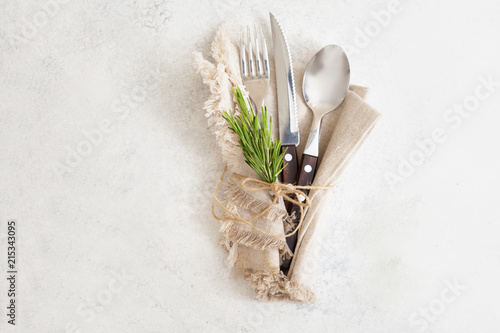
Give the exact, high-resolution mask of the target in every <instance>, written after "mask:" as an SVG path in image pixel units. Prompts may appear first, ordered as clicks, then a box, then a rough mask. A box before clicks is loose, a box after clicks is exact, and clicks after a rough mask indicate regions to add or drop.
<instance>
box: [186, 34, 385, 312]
mask: <svg viewBox="0 0 500 333" xmlns="http://www.w3.org/2000/svg"><path fill="white" fill-rule="evenodd" d="M271 51H272V48H271ZM211 56H212V58H213V60H214V61H215V63H212V62H210V61H207V60H205V59H204V58H203V56H202V55H201V54H200V53H198V52H195V53H194V57H195V67H196V69H197V70H198V72H199V73H200V74H201V76H202V77H203V82H204V83H205V84H207V85H208V86H209V88H210V93H211V96H210V98H209V99H208V100H207V102H206V103H205V106H204V109H205V111H206V116H207V118H208V123H209V126H210V128H211V130H212V131H213V132H214V134H215V135H216V138H217V141H218V144H219V146H220V148H221V151H222V157H223V160H224V162H225V163H226V164H227V166H228V171H229V176H228V177H227V180H226V184H227V186H226V187H225V191H224V193H223V195H222V197H223V198H224V202H223V204H224V205H225V206H226V207H227V208H228V209H229V210H230V211H231V212H233V213H235V214H238V215H239V216H241V217H243V218H250V217H252V216H255V215H257V214H258V213H260V212H262V210H263V209H264V208H266V207H267V206H268V205H269V204H270V203H271V202H272V196H271V194H270V193H269V192H268V191H260V192H253V191H252V192H247V191H245V190H244V189H243V188H242V187H241V180H240V179H238V178H237V177H236V176H234V173H236V174H239V175H242V176H244V177H252V178H258V176H257V175H256V174H255V172H254V171H253V170H252V169H251V168H250V167H248V166H247V164H246V163H245V161H244V158H243V155H242V153H241V148H240V147H237V145H238V137H237V135H236V134H235V133H234V132H232V131H231V130H229V129H228V124H227V123H226V121H225V120H224V119H223V118H222V116H221V115H222V113H223V112H224V111H227V110H235V108H236V103H235V102H236V101H235V98H234V96H233V93H232V90H231V88H233V87H236V86H240V87H241V88H242V90H243V93H244V94H245V95H246V94H247V93H246V91H245V89H244V86H243V84H242V81H241V75H240V69H239V51H238V49H237V47H236V44H235V43H234V42H233V41H232V40H231V38H230V37H229V30H228V28H227V26H226V25H222V26H221V27H219V29H218V30H217V33H216V36H215V39H214V41H213V43H212V47H211ZM272 58H273V57H272V52H271V59H272ZM270 68H271V73H272V74H271V87H270V89H269V93H268V95H267V97H266V101H265V104H266V106H267V107H268V111H269V114H270V115H271V116H272V117H273V119H274V127H275V128H274V133H277V130H278V129H277V123H278V117H277V114H276V112H277V105H276V89H275V78H274V74H273V72H274V71H273V69H274V64H273V62H272V61H271V64H270ZM304 70H305V68H302V69H299V70H295V73H294V75H295V80H296V89H297V87H301V86H302V77H303V73H304ZM365 94H366V88H362V87H358V86H351V87H350V91H349V93H348V94H347V97H346V99H345V101H344V102H343V103H342V105H341V106H340V107H339V108H338V109H337V110H336V111H334V112H331V113H329V114H328V115H326V116H325V117H324V119H323V122H322V127H321V131H322V133H321V143H320V157H319V167H318V169H317V173H316V177H315V180H314V183H313V184H312V185H314V186H327V185H333V184H335V183H336V181H337V180H338V178H339V177H340V175H341V174H342V172H343V170H344V169H345V167H346V166H347V165H348V163H349V162H350V160H351V158H352V157H353V155H354V154H355V153H356V151H357V150H358V149H359V147H360V146H361V144H362V143H363V142H364V140H365V139H366V137H367V135H368V134H369V133H370V131H371V130H372V128H373V126H374V124H375V122H376V121H377V119H378V118H379V117H380V114H379V113H378V112H377V111H375V110H374V109H373V108H372V107H370V106H369V105H368V104H367V103H366V102H364V100H363V98H364V96H365ZM297 108H298V113H299V128H300V131H301V144H300V145H299V147H298V152H299V154H301V153H302V151H303V150H304V144H305V142H304V141H305V140H306V138H307V135H308V132H307V131H308V130H309V128H310V123H311V120H312V114H311V112H310V111H309V110H308V108H307V105H306V104H305V102H304V100H303V98H302V97H301V96H300V94H299V93H298V94H297ZM329 192H330V191H326V190H312V191H311V192H310V194H309V197H310V198H311V201H312V203H311V206H309V207H308V208H306V210H305V213H306V214H305V218H304V221H303V225H302V227H301V228H300V230H299V232H298V241H297V247H296V250H295V255H294V258H293V261H292V266H291V268H290V272H289V273H288V275H287V276H285V275H283V273H282V272H281V271H280V270H279V266H280V262H281V259H282V258H283V257H284V256H288V255H290V251H289V249H288V246H287V245H286V242H285V240H284V238H275V237H270V236H267V235H264V234H263V233H261V232H259V231H257V230H255V229H253V228H251V227H249V226H248V225H246V224H244V223H242V222H238V221H232V220H229V221H222V222H221V229H220V230H221V233H222V235H223V238H222V240H221V244H222V245H223V246H224V248H225V249H226V250H227V251H228V253H229V255H228V260H227V263H228V265H229V266H231V267H232V266H235V267H236V272H237V273H239V274H241V275H242V276H243V277H244V279H245V280H246V281H247V282H248V283H249V284H250V285H251V286H252V287H253V288H254V290H255V293H256V297H257V298H258V299H261V300H272V299H288V300H293V301H298V302H303V303H314V302H315V301H316V296H315V295H314V292H313V291H312V290H311V288H310V286H311V285H312V283H313V281H314V270H313V269H312V267H314V266H315V265H314V263H315V261H316V260H317V259H318V258H316V257H317V254H316V251H315V246H316V245H317V242H318V240H319V237H318V236H319V235H318V226H319V225H320V223H321V214H322V211H323V209H324V207H325V206H326V203H327V202H328V198H329ZM219 195H221V194H219ZM286 218H287V214H286V210H285V207H284V203H283V200H282V198H280V200H279V202H278V204H277V205H275V206H273V208H272V209H271V210H270V211H269V212H268V213H267V214H266V215H265V216H262V217H260V218H258V219H256V220H253V221H252V222H251V223H252V225H254V226H255V227H257V228H259V229H262V230H264V231H265V232H267V233H269V234H272V235H277V236H283V235H284V226H283V220H284V219H286Z"/></svg>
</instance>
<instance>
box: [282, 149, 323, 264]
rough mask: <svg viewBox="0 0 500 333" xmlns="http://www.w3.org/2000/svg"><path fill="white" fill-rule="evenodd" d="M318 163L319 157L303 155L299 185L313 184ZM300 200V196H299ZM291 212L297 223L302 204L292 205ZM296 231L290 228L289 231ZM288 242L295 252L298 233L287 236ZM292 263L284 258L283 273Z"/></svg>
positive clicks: (294, 222)
mask: <svg viewBox="0 0 500 333" xmlns="http://www.w3.org/2000/svg"><path fill="white" fill-rule="evenodd" d="M317 164H318V157H316V156H311V155H305V154H304V155H302V163H301V167H300V174H299V177H298V178H297V185H299V186H309V185H311V184H312V182H313V180H314V176H315V175H316V166H317ZM302 192H304V193H305V194H306V195H307V194H309V191H308V190H302ZM299 200H300V198H299ZM291 206H292V207H291V208H290V211H289V213H290V214H291V215H293V214H295V218H294V219H293V221H292V222H293V224H295V225H297V223H298V222H299V220H300V206H298V205H291ZM292 231H294V229H293V230H290V231H289V232H288V233H290V232H292ZM286 243H287V244H288V247H289V248H290V251H292V252H294V253H295V246H296V245H297V233H295V234H293V235H291V236H289V237H287V238H286ZM291 263H292V260H291V259H285V260H283V263H282V264H281V270H282V271H283V273H285V274H288V270H289V269H290V264H291Z"/></svg>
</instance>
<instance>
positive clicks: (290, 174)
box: [281, 145, 299, 212]
mask: <svg viewBox="0 0 500 333" xmlns="http://www.w3.org/2000/svg"><path fill="white" fill-rule="evenodd" d="M285 149H286V153H285V156H284V157H283V165H285V168H284V169H283V172H282V181H283V184H292V185H295V181H296V180H297V173H298V169H299V160H298V158H297V147H295V146H294V145H288V146H281V152H282V153H283V152H284V151H285ZM285 208H286V210H287V211H288V212H290V209H291V208H292V204H291V202H289V201H285Z"/></svg>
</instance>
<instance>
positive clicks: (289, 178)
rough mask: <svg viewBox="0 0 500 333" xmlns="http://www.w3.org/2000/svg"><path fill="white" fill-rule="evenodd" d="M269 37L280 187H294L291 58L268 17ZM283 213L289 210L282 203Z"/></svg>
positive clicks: (275, 24) (295, 122)
mask: <svg viewBox="0 0 500 333" xmlns="http://www.w3.org/2000/svg"><path fill="white" fill-rule="evenodd" d="M269 16H270V20H271V30H272V35H273V47H274V65H275V70H276V91H277V100H278V122H279V139H280V141H281V151H282V152H283V151H285V149H286V154H285V156H284V161H283V165H285V168H284V169H283V174H282V180H283V183H284V184H294V183H295V181H296V178H297V172H298V169H299V167H298V159H297V145H298V144H299V142H300V135H299V125H298V117H297V103H296V97H295V81H294V78H293V67H292V57H291V55H290V50H289V48H288V43H287V40H286V38H285V35H284V33H283V29H282V28H281V25H280V24H279V22H278V21H277V20H276V17H274V15H273V14H272V13H269ZM285 204H286V207H287V210H289V209H290V208H291V204H290V202H288V201H287V202H286V203H285Z"/></svg>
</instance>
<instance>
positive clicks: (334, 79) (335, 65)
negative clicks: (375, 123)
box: [281, 45, 351, 274]
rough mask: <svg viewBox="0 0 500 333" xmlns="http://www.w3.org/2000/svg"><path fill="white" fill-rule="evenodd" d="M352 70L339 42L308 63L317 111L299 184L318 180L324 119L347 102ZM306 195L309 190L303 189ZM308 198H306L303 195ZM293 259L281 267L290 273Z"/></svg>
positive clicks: (308, 94)
mask: <svg viewBox="0 0 500 333" xmlns="http://www.w3.org/2000/svg"><path fill="white" fill-rule="evenodd" d="M350 74H351V70H350V66H349V60H348V59H347V55H346V54H345V52H344V50H343V49H342V48H341V47H340V46H337V45H327V46H325V47H324V48H322V49H321V50H319V51H318V52H317V53H316V54H315V55H314V56H313V57H312V59H311V61H310V62H309V64H308V65H307V69H306V71H305V73H304V80H303V82H302V91H303V94H304V100H305V101H306V104H307V106H309V108H310V109H311V111H312V113H313V120H312V124H311V131H310V132H309V138H308V139H307V143H306V147H305V149H304V153H303V154H302V163H301V169H300V173H299V176H298V179H297V185H299V186H309V185H311V184H312V182H313V180H314V176H315V174H316V167H317V164H318V155H319V138H320V130H321V120H322V119H323V116H324V115H326V114H327V113H329V112H331V111H334V110H335V109H337V108H338V107H339V105H340V104H341V103H342V102H343V101H344V99H345V97H346V96H347V92H348V90H349V80H350V76H351V75H350ZM302 191H303V192H304V193H305V194H306V195H307V194H308V193H309V191H308V190H302ZM299 200H300V201H302V202H303V201H304V200H305V198H304V197H302V196H301V197H300V198H299ZM294 212H295V216H296V218H295V220H296V221H294V222H295V224H296V223H297V221H298V219H299V218H300V207H299V206H298V205H293V206H292V209H291V213H290V214H293V213H294ZM292 231H293V230H292ZM286 242H287V244H288V247H289V248H290V251H292V252H294V251H295V245H296V243H297V233H295V234H293V235H292V236H289V237H287V238H286ZM290 263H291V260H290V259H288V260H284V261H283V264H282V265H281V270H282V271H284V272H285V274H286V273H287V272H288V269H289V267H290Z"/></svg>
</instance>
